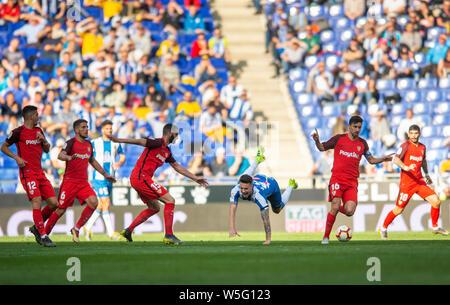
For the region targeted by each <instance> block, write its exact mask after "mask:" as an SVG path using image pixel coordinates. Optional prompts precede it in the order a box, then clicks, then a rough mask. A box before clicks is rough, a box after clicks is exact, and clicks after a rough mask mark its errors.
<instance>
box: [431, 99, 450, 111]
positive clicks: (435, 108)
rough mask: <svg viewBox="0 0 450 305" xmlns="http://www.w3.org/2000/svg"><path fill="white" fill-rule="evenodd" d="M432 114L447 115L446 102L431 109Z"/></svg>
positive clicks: (448, 106) (447, 106)
mask: <svg viewBox="0 0 450 305" xmlns="http://www.w3.org/2000/svg"><path fill="white" fill-rule="evenodd" d="M433 113H434V114H449V113H450V104H449V103H448V102H440V103H437V104H436V105H435V107H433Z"/></svg>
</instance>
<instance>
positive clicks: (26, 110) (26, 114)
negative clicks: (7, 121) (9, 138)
mask: <svg viewBox="0 0 450 305" xmlns="http://www.w3.org/2000/svg"><path fill="white" fill-rule="evenodd" d="M37 110H38V109H37V107H36V106H31V105H29V106H25V107H23V109H22V117H23V119H24V120H26V119H27V118H28V117H29V116H30V115H31V114H33V113H34V112H35V111H37Z"/></svg>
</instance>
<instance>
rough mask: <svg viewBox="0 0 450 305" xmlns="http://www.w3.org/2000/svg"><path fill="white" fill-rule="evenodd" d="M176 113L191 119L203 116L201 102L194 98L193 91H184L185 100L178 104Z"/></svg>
mask: <svg viewBox="0 0 450 305" xmlns="http://www.w3.org/2000/svg"><path fill="white" fill-rule="evenodd" d="M176 113H177V116H181V117H185V118H186V119H188V120H190V121H193V119H195V118H199V117H200V116H201V114H202V108H201V107H200V104H199V103H198V102H197V101H196V100H194V99H193V97H192V92H191V91H186V92H185V93H184V95H183V100H182V101H181V102H180V103H179V104H178V106H177V109H176Z"/></svg>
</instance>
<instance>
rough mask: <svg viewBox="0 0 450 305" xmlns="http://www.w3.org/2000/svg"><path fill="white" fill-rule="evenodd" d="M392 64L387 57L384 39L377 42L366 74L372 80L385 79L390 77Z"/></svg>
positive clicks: (386, 43) (387, 51)
mask: <svg viewBox="0 0 450 305" xmlns="http://www.w3.org/2000/svg"><path fill="white" fill-rule="evenodd" d="M393 65H394V62H393V61H392V60H391V58H390V56H389V47H388V42H387V40H386V39H384V38H380V39H379V40H378V47H377V48H376V50H375V51H374V53H373V58H372V59H371V60H370V61H369V64H368V65H367V73H368V75H369V76H370V77H373V78H376V79H378V78H386V77H389V75H391V70H392V68H393Z"/></svg>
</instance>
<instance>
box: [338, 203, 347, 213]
mask: <svg viewBox="0 0 450 305" xmlns="http://www.w3.org/2000/svg"><path fill="white" fill-rule="evenodd" d="M339 212H341V213H342V214H344V215H347V212H345V209H344V205H341V206H339Z"/></svg>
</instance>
